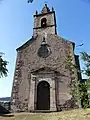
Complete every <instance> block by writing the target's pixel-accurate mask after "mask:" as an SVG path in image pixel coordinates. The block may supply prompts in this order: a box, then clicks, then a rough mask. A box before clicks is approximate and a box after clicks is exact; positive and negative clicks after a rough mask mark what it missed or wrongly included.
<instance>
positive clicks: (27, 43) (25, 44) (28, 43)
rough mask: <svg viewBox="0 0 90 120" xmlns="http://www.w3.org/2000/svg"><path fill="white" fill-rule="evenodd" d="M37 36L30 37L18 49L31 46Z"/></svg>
mask: <svg viewBox="0 0 90 120" xmlns="http://www.w3.org/2000/svg"><path fill="white" fill-rule="evenodd" d="M36 38H37V37H35V38H34V37H33V36H32V38H31V39H29V40H28V41H27V42H26V43H24V44H23V45H21V46H20V47H18V48H17V49H16V50H17V51H18V50H21V49H24V48H26V47H27V46H29V45H30V44H31V43H32V42H33V41H34V40H36Z"/></svg>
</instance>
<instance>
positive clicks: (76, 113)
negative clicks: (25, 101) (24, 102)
mask: <svg viewBox="0 0 90 120" xmlns="http://www.w3.org/2000/svg"><path fill="white" fill-rule="evenodd" d="M0 120H90V109H86V110H82V109H78V110H71V111H65V112H54V113H16V114H11V115H6V116H0Z"/></svg>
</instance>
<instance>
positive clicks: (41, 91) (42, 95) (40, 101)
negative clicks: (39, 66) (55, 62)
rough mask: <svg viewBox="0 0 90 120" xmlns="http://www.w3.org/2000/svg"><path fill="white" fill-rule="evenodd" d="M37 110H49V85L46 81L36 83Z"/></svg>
mask: <svg viewBox="0 0 90 120" xmlns="http://www.w3.org/2000/svg"><path fill="white" fill-rule="evenodd" d="M37 110H50V85H49V83H48V82H47V81H41V82H39V84H38V85H37Z"/></svg>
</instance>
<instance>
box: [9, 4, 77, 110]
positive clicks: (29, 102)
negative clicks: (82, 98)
mask: <svg viewBox="0 0 90 120" xmlns="http://www.w3.org/2000/svg"><path fill="white" fill-rule="evenodd" d="M74 47H75V44H74V43H72V42H70V41H67V40H65V39H63V38H61V37H60V36H58V35H57V30H56V16H55V11H54V9H53V8H52V10H50V9H49V8H48V6H47V4H45V6H44V7H43V9H42V11H41V13H38V12H37V11H36V14H35V15H34V28H33V36H32V38H31V39H30V40H28V41H27V42H26V43H25V44H23V45H22V46H20V47H19V48H18V49H17V59H16V67H15V74H14V80H13V87H12V94H11V109H12V111H14V112H17V111H32V112H33V111H40V110H41V111H42V110H43V111H44V110H45V111H59V110H63V109H68V108H71V106H73V108H74V107H76V106H75V105H76V102H75V101H74V104H73V105H71V104H72V96H71V94H70V90H71V87H70V84H71V81H72V79H71V74H70V70H69V69H67V67H66V66H67V58H68V55H70V56H71V58H72V62H73V63H74V64H77V65H79V62H78V56H76V55H75V54H74ZM73 77H74V79H76V80H77V79H78V73H77V70H74V72H73ZM69 102H70V103H69Z"/></svg>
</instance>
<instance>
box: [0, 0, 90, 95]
mask: <svg viewBox="0 0 90 120" xmlns="http://www.w3.org/2000/svg"><path fill="white" fill-rule="evenodd" d="M46 2H47V4H48V6H49V7H50V8H52V7H54V9H55V12H56V21H57V33H58V35H59V36H61V37H63V38H65V39H67V40H70V41H72V42H75V44H76V46H77V45H79V44H81V43H84V45H83V46H82V47H76V48H75V53H76V54H79V53H80V52H81V51H86V52H88V53H90V44H89V41H90V3H87V0H47V1H46V0H34V1H33V3H30V4H28V3H27V0H2V1H1V2H0V52H3V53H5V55H3V58H4V59H5V60H7V61H8V62H9V63H8V66H7V68H8V71H9V72H8V76H7V77H4V78H0V97H8V96H11V90H12V83H13V76H14V70H15V62H16V55H17V52H16V48H18V47H19V46H20V45H22V44H23V43H25V42H26V41H27V40H28V39H29V38H31V37H32V34H33V24H34V19H33V15H34V14H35V11H36V10H38V12H40V11H41V10H42V8H43V6H44V4H45V3H46ZM81 67H82V66H81Z"/></svg>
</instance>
